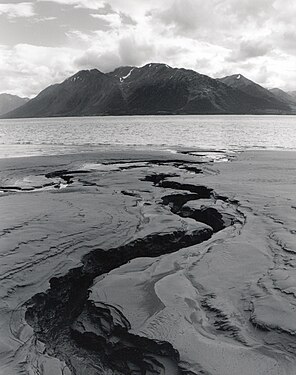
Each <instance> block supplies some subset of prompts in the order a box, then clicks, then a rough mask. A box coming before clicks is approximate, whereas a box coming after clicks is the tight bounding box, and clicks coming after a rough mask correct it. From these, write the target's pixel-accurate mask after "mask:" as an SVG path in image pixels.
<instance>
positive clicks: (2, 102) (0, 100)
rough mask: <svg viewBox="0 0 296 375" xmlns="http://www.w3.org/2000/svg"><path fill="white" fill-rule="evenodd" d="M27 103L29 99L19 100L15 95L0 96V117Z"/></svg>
mask: <svg viewBox="0 0 296 375" xmlns="http://www.w3.org/2000/svg"><path fill="white" fill-rule="evenodd" d="M28 101H29V98H20V97H19V96H17V95H10V94H0V115H4V114H5V113H7V112H10V111H12V110H14V109H16V108H18V107H20V106H22V105H23V104H25V103H27V102H28Z"/></svg>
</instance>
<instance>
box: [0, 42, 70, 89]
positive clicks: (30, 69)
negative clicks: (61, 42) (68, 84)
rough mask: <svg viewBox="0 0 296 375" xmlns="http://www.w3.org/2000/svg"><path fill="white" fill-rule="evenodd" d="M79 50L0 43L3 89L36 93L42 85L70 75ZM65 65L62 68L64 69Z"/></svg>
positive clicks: (0, 87)
mask: <svg viewBox="0 0 296 375" xmlns="http://www.w3.org/2000/svg"><path fill="white" fill-rule="evenodd" d="M75 55H77V51H75V50H72V49H69V48H54V47H52V48H50V47H40V46H32V45H27V44H19V45H16V46H14V47H13V48H7V47H5V46H0V82H1V85H0V92H8V93H12V94H17V95H20V96H34V95H36V94H37V93H38V92H39V91H40V90H42V89H43V88H45V87H47V86H49V85H51V84H53V83H57V82H60V81H62V80H64V79H65V78H67V77H68V76H69V75H70V74H71V73H72V72H73V70H75V68H74V66H73V57H74V58H75ZM61 67H63V69H61Z"/></svg>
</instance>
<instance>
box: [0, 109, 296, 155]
mask: <svg viewBox="0 0 296 375" xmlns="http://www.w3.org/2000/svg"><path fill="white" fill-rule="evenodd" d="M119 146H120V147H122V146H126V147H129V146H133V147H134V146H138V147H141V148H142V147H145V148H146V147H152V148H158V147H166V148H174V147H178V146H179V147H180V146H181V147H186V148H190V147H192V148H205V149H208V148H211V149H226V150H242V149H288V150H296V116H133V117H129V116H128V117H83V118H81V117H80V118H77V117H76V118H51V119H17V120H0V157H2V158H3V157H10V156H22V155H39V154H60V153H68V152H76V151H88V150H94V149H102V148H112V147H119Z"/></svg>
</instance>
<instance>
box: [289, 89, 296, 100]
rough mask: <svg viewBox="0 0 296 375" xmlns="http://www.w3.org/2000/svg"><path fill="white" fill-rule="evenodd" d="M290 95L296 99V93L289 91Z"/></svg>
mask: <svg viewBox="0 0 296 375" xmlns="http://www.w3.org/2000/svg"><path fill="white" fill-rule="evenodd" d="M288 94H289V95H290V96H292V97H293V98H294V99H296V91H288Z"/></svg>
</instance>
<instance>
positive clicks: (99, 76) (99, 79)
mask: <svg viewBox="0 0 296 375" xmlns="http://www.w3.org/2000/svg"><path fill="white" fill-rule="evenodd" d="M238 76H239V78H238ZM236 81H240V82H239V83H238V82H236ZM291 110H292V109H291V108H290V106H289V104H288V103H286V102H284V101H282V100H279V99H278V98H277V97H276V96H275V95H274V94H273V93H272V92H269V91H268V90H267V89H265V88H263V87H262V86H260V85H258V84H256V83H255V82H252V81H250V80H248V79H247V78H245V77H244V76H243V75H233V76H228V77H224V78H221V79H214V78H211V77H209V76H207V75H203V74H200V73H198V72H195V71H194V70H190V69H184V68H172V67H171V66H169V65H167V64H162V63H149V64H146V65H144V66H142V67H134V66H123V67H119V68H116V69H115V70H114V71H112V72H109V73H102V72H101V71H99V70H98V69H90V70H81V71H79V72H77V73H75V74H74V75H72V76H70V77H69V78H67V79H66V80H64V81H63V82H61V83H59V84H54V85H51V86H48V87H47V88H45V89H44V90H42V91H41V92H40V93H39V94H38V95H37V96H36V97H35V98H33V99H31V100H30V101H29V102H28V103H26V104H24V105H23V106H21V107H19V108H17V109H15V110H13V111H11V112H9V113H8V114H6V115H5V117H8V118H14V117H56V116H95V115H157V114H266V113H275V114H281V113H290V112H291Z"/></svg>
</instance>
